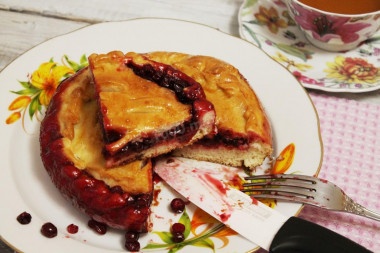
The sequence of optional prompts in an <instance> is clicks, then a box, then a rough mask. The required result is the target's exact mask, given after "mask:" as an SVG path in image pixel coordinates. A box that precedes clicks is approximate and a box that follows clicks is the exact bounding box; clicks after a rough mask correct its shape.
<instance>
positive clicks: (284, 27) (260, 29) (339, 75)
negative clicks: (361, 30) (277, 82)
mask: <svg viewBox="0 0 380 253" xmlns="http://www.w3.org/2000/svg"><path fill="white" fill-rule="evenodd" d="M379 18H380V17H379ZM356 21H357V20H350V22H356ZM239 32H240V36H241V37H242V38H243V39H246V40H248V41H249V42H251V43H253V44H255V45H256V46H257V47H259V48H260V49H262V50H263V51H264V52H266V53H267V54H268V55H269V56H270V57H272V58H273V59H274V60H276V61H277V62H279V63H280V64H281V65H283V66H284V67H285V68H286V69H288V70H289V71H290V72H291V73H292V74H293V75H294V76H295V77H296V78H297V79H298V81H299V82H300V83H302V85H303V86H304V87H306V88H311V89H318V90H324V91H329V92H352V93H359V92H368V91H374V90H377V89H380V31H379V32H377V33H376V34H375V35H374V36H373V37H372V38H371V39H369V40H367V41H366V42H365V43H363V44H361V45H360V46H359V47H358V48H356V49H354V50H350V51H346V52H328V51H324V50H322V49H319V48H317V47H315V46H313V45H312V44H310V42H309V41H308V40H307V39H306V38H305V36H304V35H303V34H302V33H301V31H300V30H299V29H298V27H297V25H296V24H295V22H294V20H292V19H291V17H290V15H289V12H288V9H287V7H286V3H285V1H282V0H274V1H268V0H245V1H244V3H243V4H242V6H241V8H240V11H239Z"/></svg>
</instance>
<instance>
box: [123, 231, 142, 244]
mask: <svg viewBox="0 0 380 253" xmlns="http://www.w3.org/2000/svg"><path fill="white" fill-rule="evenodd" d="M139 238H140V234H139V233H137V232H132V231H128V232H127V233H125V241H126V242H135V241H137V240H138V239H139Z"/></svg>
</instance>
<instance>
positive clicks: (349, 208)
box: [344, 195, 380, 221]
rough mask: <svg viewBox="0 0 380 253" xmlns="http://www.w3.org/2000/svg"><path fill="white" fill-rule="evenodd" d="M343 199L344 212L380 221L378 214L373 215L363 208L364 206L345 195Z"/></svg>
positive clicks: (373, 213) (372, 212)
mask: <svg viewBox="0 0 380 253" xmlns="http://www.w3.org/2000/svg"><path fill="white" fill-rule="evenodd" d="M345 198H346V203H345V207H344V211H346V212H350V213H354V214H357V215H361V216H364V217H367V218H370V219H374V220H377V221H380V214H378V213H375V212H374V211H371V210H369V209H367V208H365V207H364V206H362V205H360V204H358V203H356V202H355V201H353V200H352V199H351V198H349V197H348V196H347V195H345Z"/></svg>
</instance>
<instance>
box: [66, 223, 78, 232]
mask: <svg viewBox="0 0 380 253" xmlns="http://www.w3.org/2000/svg"><path fill="white" fill-rule="evenodd" d="M67 232H69V233H70V234H76V233H78V226H77V225H74V224H70V225H68V226H67Z"/></svg>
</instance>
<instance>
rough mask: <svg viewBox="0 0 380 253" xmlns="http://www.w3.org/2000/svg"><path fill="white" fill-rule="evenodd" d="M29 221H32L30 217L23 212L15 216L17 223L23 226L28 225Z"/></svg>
mask: <svg viewBox="0 0 380 253" xmlns="http://www.w3.org/2000/svg"><path fill="white" fill-rule="evenodd" d="M31 220H32V216H31V215H30V214H29V213H27V212H23V213H21V214H20V215H19V216H17V221H18V222H20V224H23V225H25V224H29V223H30V221H31Z"/></svg>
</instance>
